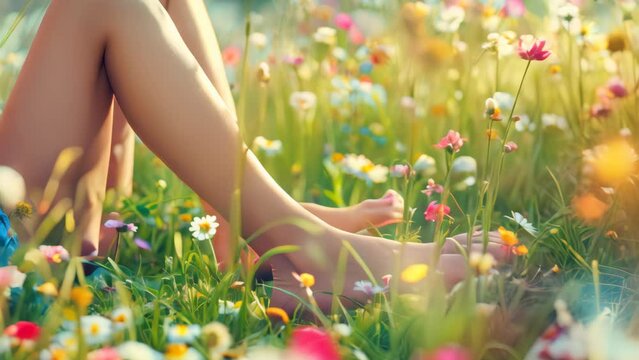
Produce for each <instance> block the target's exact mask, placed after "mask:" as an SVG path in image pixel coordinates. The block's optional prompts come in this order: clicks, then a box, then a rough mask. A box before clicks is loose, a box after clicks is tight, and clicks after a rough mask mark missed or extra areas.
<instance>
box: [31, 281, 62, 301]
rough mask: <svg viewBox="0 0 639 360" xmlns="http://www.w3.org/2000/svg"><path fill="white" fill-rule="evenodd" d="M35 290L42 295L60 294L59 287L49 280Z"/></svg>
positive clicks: (52, 295)
mask: <svg viewBox="0 0 639 360" xmlns="http://www.w3.org/2000/svg"><path fill="white" fill-rule="evenodd" d="M35 290H36V291H37V292H39V293H40V294H42V295H46V296H50V297H54V296H58V288H57V287H56V286H55V284H54V283H52V282H51V281H47V282H45V283H43V284H41V285H39V286H37V287H36V288H35Z"/></svg>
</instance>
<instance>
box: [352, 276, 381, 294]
mask: <svg viewBox="0 0 639 360" xmlns="http://www.w3.org/2000/svg"><path fill="white" fill-rule="evenodd" d="M353 290H354V291H361V292H363V293H364V294H366V295H368V296H374V295H376V294H379V293H382V292H384V291H385V290H386V289H384V288H383V287H381V286H379V285H373V283H372V282H370V281H367V280H359V281H355V286H353Z"/></svg>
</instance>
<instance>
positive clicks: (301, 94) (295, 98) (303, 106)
mask: <svg viewBox="0 0 639 360" xmlns="http://www.w3.org/2000/svg"><path fill="white" fill-rule="evenodd" d="M289 103H290V104H291V106H292V107H293V108H294V109H295V110H298V111H308V110H311V109H312V108H314V107H315V104H316V103H317V97H316V96H315V94H313V93H312V92H310V91H295V92H293V93H292V94H291V97H290V99H289Z"/></svg>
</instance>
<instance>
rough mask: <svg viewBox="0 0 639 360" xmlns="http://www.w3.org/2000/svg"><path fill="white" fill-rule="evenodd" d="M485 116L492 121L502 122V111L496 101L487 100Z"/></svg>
mask: <svg viewBox="0 0 639 360" xmlns="http://www.w3.org/2000/svg"><path fill="white" fill-rule="evenodd" d="M484 114H485V115H486V117H488V118H489V119H491V120H496V121H500V120H501V109H500V108H499V104H498V103H497V101H496V100H495V99H493V98H488V99H486V103H485V110H484Z"/></svg>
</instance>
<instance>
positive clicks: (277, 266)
mask: <svg viewBox="0 0 639 360" xmlns="http://www.w3.org/2000/svg"><path fill="white" fill-rule="evenodd" d="M114 94H115V95H116V96H117V98H118V100H119V101H120V105H121V107H122V109H123V111H124V113H125V114H126V117H127V119H128V121H129V123H130V124H131V126H132V128H133V129H134V130H135V132H136V133H137V134H138V135H139V136H140V138H141V139H142V141H143V142H145V144H146V145H147V146H148V147H149V148H150V149H151V150H152V151H153V152H155V153H156V154H157V155H158V156H159V157H160V158H161V159H162V160H163V161H164V162H165V163H166V164H167V165H168V166H169V168H171V169H172V170H173V171H174V172H175V173H176V174H177V175H178V176H179V177H180V178H181V179H182V180H183V181H184V182H185V183H186V184H187V185H189V186H190V187H191V188H192V189H193V190H194V191H195V192H196V193H198V194H199V195H200V196H201V197H202V198H203V199H204V200H206V201H207V202H209V203H211V204H212V205H214V206H215V207H216V208H217V209H218V210H220V212H221V214H223V215H224V216H226V217H228V216H229V214H230V213H231V194H232V193H233V189H234V183H235V174H237V173H238V172H237V171H236V170H237V166H239V165H238V163H237V161H236V158H237V157H238V155H239V152H240V149H242V148H245V146H244V145H243V144H242V142H241V139H240V134H239V131H238V128H237V125H236V123H235V121H234V117H233V113H232V112H231V111H230V110H229V109H228V108H227V106H226V104H225V103H224V100H223V99H222V97H221V96H220V94H219V93H218V92H217V91H216V89H215V87H214V86H213V85H212V83H211V82H210V80H209V78H208V77H207V76H206V74H205V73H204V71H203V70H202V67H201V66H200V65H199V64H198V62H197V61H196V59H195V58H194V56H193V54H192V53H191V52H190V51H189V49H188V48H187V46H186V45H185V44H184V41H183V40H182V38H181V37H180V35H179V33H178V31H177V29H176V28H175V25H174V23H173V22H172V21H171V19H170V17H169V16H168V14H167V13H166V11H165V9H164V8H163V7H162V6H161V4H160V3H158V2H157V0H53V1H52V2H51V5H50V6H49V9H48V10H47V13H46V15H45V17H44V19H43V22H42V24H41V26H40V29H39V31H38V34H37V36H36V38H35V40H34V42H33V45H32V48H31V50H30V52H29V55H28V57H27V59H26V61H25V64H24V66H23V69H22V71H21V73H20V75H19V77H18V80H17V83H16V85H15V87H14V89H13V92H12V94H11V96H10V97H9V99H8V102H7V105H6V108H5V111H4V113H3V115H2V116H3V117H2V119H1V120H0V164H3V165H9V166H11V167H13V168H15V169H16V170H18V171H19V172H21V173H22V174H23V175H24V176H25V178H26V179H27V182H28V186H29V189H30V191H31V192H32V193H34V191H36V189H42V188H43V187H44V184H45V182H46V180H47V178H48V176H49V174H50V172H51V169H52V167H53V163H54V161H55V159H56V157H57V154H58V153H59V152H60V151H61V150H62V149H65V148H67V147H69V146H77V147H80V148H82V149H83V150H84V153H83V156H82V158H81V159H80V161H79V162H78V163H77V166H75V167H74V168H73V169H71V171H70V172H69V173H68V175H67V177H66V178H65V179H64V181H63V184H62V186H61V191H62V195H64V196H68V197H70V198H75V200H76V202H77V200H78V198H77V197H76V196H74V195H75V189H76V188H77V187H78V185H79V184H80V185H81V184H82V183H83V182H86V181H99V180H97V179H101V181H102V182H103V183H102V185H103V187H102V193H100V192H99V191H97V190H96V191H95V193H94V194H90V195H88V196H86V200H85V201H82V202H80V203H81V205H77V206H78V209H79V210H81V209H84V208H92V207H93V206H101V205H102V204H101V200H102V199H101V196H102V197H103V196H104V185H106V184H105V182H106V181H105V179H106V176H105V175H104V174H103V173H100V172H105V171H106V168H107V167H106V166H103V165H104V162H106V161H108V157H106V156H104V151H96V149H98V150H101V149H103V148H104V147H108V146H109V143H110V140H111V138H110V137H111V132H110V131H109V130H110V129H111V126H112V124H111V120H110V115H111V112H112V99H113V95H114ZM35 129H39V130H40V131H34V130H35ZM105 129H108V130H105ZM96 154H97V155H96ZM245 156H246V158H245V168H244V171H243V176H242V178H240V179H238V180H239V183H240V184H241V186H240V189H241V193H242V211H241V217H242V226H243V228H242V233H243V235H244V236H248V235H250V234H253V233H255V232H256V231H257V230H258V229H260V228H262V227H263V226H265V225H267V224H271V223H273V222H276V221H278V220H282V219H285V218H292V217H294V218H299V219H303V220H305V221H306V222H308V223H311V224H314V225H315V226H316V227H317V228H319V229H321V231H319V232H317V233H312V234H310V233H307V232H306V231H304V230H302V229H300V228H298V227H296V226H293V225H281V226H277V227H274V228H272V229H270V230H268V231H266V232H265V233H263V234H262V235H261V236H259V237H258V238H257V239H256V240H255V241H254V242H253V245H254V248H255V250H256V251H257V252H258V253H260V254H262V253H264V252H265V251H267V250H269V249H271V248H273V247H275V246H280V245H288V244H295V245H298V246H299V247H300V251H298V252H296V253H294V254H288V255H278V256H276V257H274V258H273V259H272V262H271V263H272V266H273V272H274V280H275V285H276V286H278V287H281V288H284V289H287V290H289V291H292V292H295V293H298V294H302V293H301V289H300V288H299V286H298V285H297V284H296V283H295V280H293V278H292V277H291V275H290V274H291V272H292V271H297V272H310V273H313V274H315V275H316V278H317V283H316V286H315V289H316V290H317V294H318V297H317V300H318V303H319V305H320V307H321V308H323V309H325V310H326V309H328V308H329V306H330V302H331V296H328V295H322V292H331V291H332V290H333V281H334V277H335V275H336V274H335V266H334V264H333V260H334V259H337V258H338V257H339V253H340V250H341V248H342V242H343V241H345V242H348V243H349V244H350V245H351V246H352V247H353V248H354V249H355V250H356V251H357V252H358V254H359V255H360V256H361V257H362V258H363V259H364V260H365V261H366V263H367V264H368V266H369V267H370V269H371V271H372V272H373V275H374V276H375V277H376V278H381V276H383V275H385V274H388V273H392V272H393V271H394V269H395V268H396V266H399V267H404V266H407V265H410V264H414V263H427V262H430V261H431V260H432V258H433V253H434V248H433V246H431V245H429V244H405V245H401V244H399V243H397V242H394V241H389V240H385V239H380V238H371V237H366V236H360V235H356V234H351V233H346V232H344V231H341V230H339V229H336V228H334V227H331V226H329V225H328V224H326V223H325V222H324V221H322V220H321V219H319V218H318V217H316V216H314V215H313V214H312V213H310V212H308V211H307V210H305V209H304V208H303V207H302V206H301V205H300V204H298V203H297V202H295V201H294V200H293V199H292V198H291V197H290V196H288V195H287V194H286V192H284V191H283V190H282V189H281V188H280V187H278V186H277V184H276V183H275V181H274V180H273V179H272V178H271V177H270V176H269V175H268V173H267V172H266V171H265V170H264V169H263V168H262V166H261V165H260V164H259V162H258V161H257V159H256V158H255V156H254V155H253V154H252V153H251V152H250V151H247V152H246V155H245ZM98 165H100V166H98ZM96 173H100V174H99V175H101V176H92V175H95V174H96ZM95 188H96V189H99V188H98V187H95ZM76 213H81V211H78V212H76ZM99 220H100V219H99V217H98V218H97V219H89V220H86V221H99ZM89 235H90V234H85V235H83V236H86V238H90V237H89ZM95 238H97V236H96V237H95ZM402 246H403V247H404V248H403V249H402ZM402 250H403V251H402ZM393 254H400V255H399V256H398V257H395V256H393ZM397 262H399V264H397ZM438 267H439V269H441V270H442V272H443V273H444V278H445V280H446V282H447V283H449V284H452V283H454V282H456V281H459V280H460V279H462V278H463V277H464V274H465V261H464V259H463V258H462V257H461V256H459V255H442V257H441V259H440V261H439V263H438ZM344 276H345V279H344V281H345V284H347V285H346V286H345V288H344V289H343V291H339V290H338V291H339V292H340V293H341V294H343V295H345V296H347V297H350V298H353V299H356V300H360V301H361V300H363V298H362V297H363V294H361V293H358V292H355V291H354V290H352V284H353V283H354V282H355V281H356V280H360V279H365V278H366V277H367V275H366V273H365V272H364V270H363V269H361V268H360V266H359V265H358V263H357V262H356V261H355V260H354V259H353V258H349V260H348V262H347V267H346V273H345V275H344ZM273 303H274V304H275V305H279V306H282V307H284V308H286V309H291V308H292V307H293V306H295V304H296V301H294V300H292V299H290V298H289V297H286V296H284V295H283V294H282V293H280V292H275V293H274V296H273Z"/></svg>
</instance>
